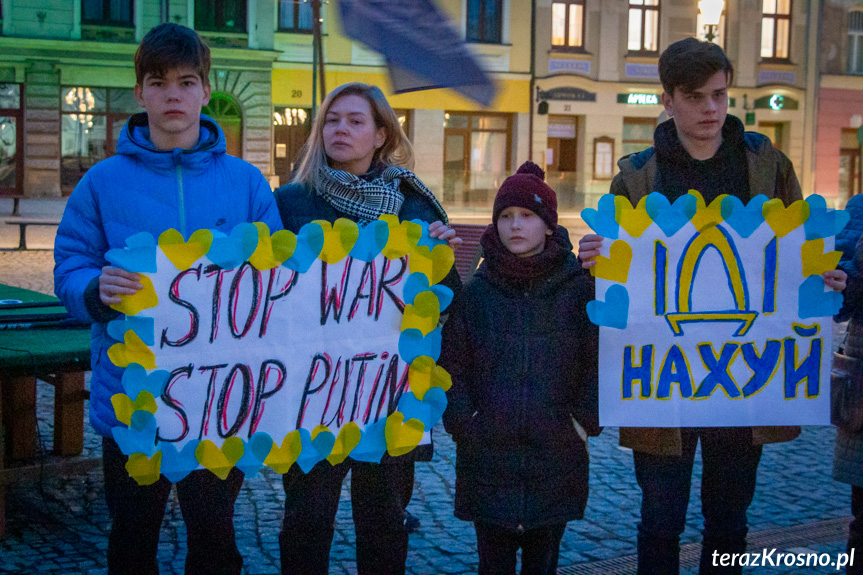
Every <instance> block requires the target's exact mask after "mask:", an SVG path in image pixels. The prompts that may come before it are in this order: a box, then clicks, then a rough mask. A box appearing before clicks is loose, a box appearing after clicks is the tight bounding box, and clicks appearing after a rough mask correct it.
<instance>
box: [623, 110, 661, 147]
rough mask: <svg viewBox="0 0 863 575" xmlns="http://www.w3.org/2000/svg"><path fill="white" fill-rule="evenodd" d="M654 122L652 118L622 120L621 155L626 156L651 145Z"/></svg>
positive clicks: (654, 127)
mask: <svg viewBox="0 0 863 575" xmlns="http://www.w3.org/2000/svg"><path fill="white" fill-rule="evenodd" d="M655 129H656V120H654V119H653V118H624V119H623V155H624V156H628V155H630V154H634V153H636V152H640V151H642V150H646V149H647V148H649V147H650V146H652V145H653V131H654V130H655Z"/></svg>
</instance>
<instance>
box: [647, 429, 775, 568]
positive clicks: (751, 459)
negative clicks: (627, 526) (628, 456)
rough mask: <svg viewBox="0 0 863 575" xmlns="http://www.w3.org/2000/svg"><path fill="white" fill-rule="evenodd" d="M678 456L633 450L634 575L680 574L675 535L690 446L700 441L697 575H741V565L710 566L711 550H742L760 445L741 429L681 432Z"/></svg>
mask: <svg viewBox="0 0 863 575" xmlns="http://www.w3.org/2000/svg"><path fill="white" fill-rule="evenodd" d="M680 431H681V435H682V439H683V452H682V455H680V456H666V455H652V454H648V453H641V452H637V451H636V452H634V456H635V478H636V480H637V481H638V485H639V487H641V492H642V500H641V523H639V524H638V573H639V575H668V574H671V575H676V574H677V573H679V572H680V534H681V533H683V530H684V528H685V526H686V508H687V506H688V505H689V489H690V485H691V481H692V464H693V460H694V459H695V447H696V445H697V444H698V440H699V439H701V456H702V462H703V466H702V476H701V509H702V513H703V514H704V532H703V533H704V540H703V542H702V551H701V566H700V573H702V574H708V573H741V568H740V567H714V566H713V552H714V551H716V552H718V554H719V555H718V556H721V555H722V554H723V553H743V552H744V551H745V550H746V533H747V531H748V527H747V523H746V510H747V509H748V508H749V504H750V503H752V497H753V496H754V494H755V475H756V472H757V470H758V462H759V461H760V460H761V446H760V445H752V431H751V430H750V429H749V428H745V427H743V428H741V427H716V428H684V429H681V430H680Z"/></svg>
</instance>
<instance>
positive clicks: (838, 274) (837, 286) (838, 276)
mask: <svg viewBox="0 0 863 575" xmlns="http://www.w3.org/2000/svg"><path fill="white" fill-rule="evenodd" d="M821 278H822V279H823V280H824V285H826V286H827V287H831V288H833V291H844V290H845V286H846V282H847V280H848V274H846V273H845V272H844V271H842V270H830V271H829V272H824V273H823V274H821Z"/></svg>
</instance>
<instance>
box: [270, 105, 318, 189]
mask: <svg viewBox="0 0 863 575" xmlns="http://www.w3.org/2000/svg"><path fill="white" fill-rule="evenodd" d="M311 133H312V111H311V110H310V109H308V108H282V107H276V109H275V110H274V111H273V141H274V142H275V146H276V149H275V154H273V156H274V159H273V167H274V169H275V170H276V175H277V176H279V181H280V182H281V183H283V184H284V183H287V182H289V181H290V180H291V177H292V176H293V173H294V170H295V169H296V167H297V166H296V163H297V159H298V156H299V154H300V150H301V149H302V148H303V145H305V143H306V140H308V139H309V135H310V134H311Z"/></svg>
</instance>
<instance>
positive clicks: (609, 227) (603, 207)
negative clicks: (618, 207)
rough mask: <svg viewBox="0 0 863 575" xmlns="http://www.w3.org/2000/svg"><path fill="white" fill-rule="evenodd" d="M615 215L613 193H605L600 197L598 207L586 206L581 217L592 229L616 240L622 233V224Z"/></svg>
mask: <svg viewBox="0 0 863 575" xmlns="http://www.w3.org/2000/svg"><path fill="white" fill-rule="evenodd" d="M614 216H615V209H614V195H613V194H605V195H604V196H602V197H601V198H599V206H598V209H596V210H594V209H593V208H586V209H584V210H581V219H583V220H584V221H585V223H587V225H589V226H590V229H592V230H593V231H594V232H596V233H597V234H599V235H600V236H602V237H604V238H609V239H612V240H616V239H617V237H618V235H619V234H620V225H619V224H618V223H617V219H616V218H615V217H614Z"/></svg>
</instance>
